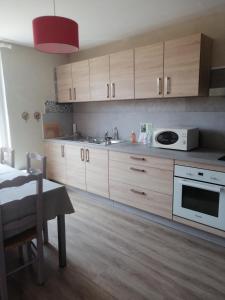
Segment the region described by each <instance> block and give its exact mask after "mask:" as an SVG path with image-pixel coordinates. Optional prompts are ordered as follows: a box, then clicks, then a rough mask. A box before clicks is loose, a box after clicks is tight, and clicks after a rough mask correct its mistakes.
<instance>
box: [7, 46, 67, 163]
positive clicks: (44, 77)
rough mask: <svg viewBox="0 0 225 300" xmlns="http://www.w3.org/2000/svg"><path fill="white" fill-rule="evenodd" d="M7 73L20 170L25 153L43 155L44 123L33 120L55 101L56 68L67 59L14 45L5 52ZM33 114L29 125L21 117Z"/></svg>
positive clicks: (13, 144)
mask: <svg viewBox="0 0 225 300" xmlns="http://www.w3.org/2000/svg"><path fill="white" fill-rule="evenodd" d="M2 60H3V69H4V70H3V71H4V77H5V85H6V97H7V105H8V112H9V123H10V133H11V139H12V147H13V148H15V150H16V166H17V167H24V166H25V153H26V152H27V151H36V152H39V153H42V151H43V143H42V122H41V121H36V120H34V118H33V113H34V112H35V111H40V112H43V109H44V102H45V101H46V100H47V99H54V98H55V87H54V73H53V70H54V67H55V66H57V65H60V64H64V63H66V62H67V61H68V58H67V57H66V56H64V55H52V54H51V55H50V54H43V53H41V52H38V51H36V50H34V49H33V48H29V47H23V46H18V45H12V49H11V50H9V49H2ZM23 111H27V112H29V113H30V115H31V116H30V119H29V120H28V121H27V122H25V121H24V120H23V119H22V118H21V113H22V112H23Z"/></svg>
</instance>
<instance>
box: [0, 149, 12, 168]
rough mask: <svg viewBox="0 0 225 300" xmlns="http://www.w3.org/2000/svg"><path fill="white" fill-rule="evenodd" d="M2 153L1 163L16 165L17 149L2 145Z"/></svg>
mask: <svg viewBox="0 0 225 300" xmlns="http://www.w3.org/2000/svg"><path fill="white" fill-rule="evenodd" d="M0 149H1V153H0V163H1V164H5V165H8V166H10V167H12V168H14V167H15V150H14V149H11V148H7V147H2V148H0Z"/></svg>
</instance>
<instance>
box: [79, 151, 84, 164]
mask: <svg viewBox="0 0 225 300" xmlns="http://www.w3.org/2000/svg"><path fill="white" fill-rule="evenodd" d="M80 159H81V161H84V148H81V149H80Z"/></svg>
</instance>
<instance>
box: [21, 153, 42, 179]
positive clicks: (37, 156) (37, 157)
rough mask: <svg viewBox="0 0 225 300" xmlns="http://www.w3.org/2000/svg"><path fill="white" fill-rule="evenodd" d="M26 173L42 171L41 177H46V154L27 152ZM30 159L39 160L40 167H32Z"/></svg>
mask: <svg viewBox="0 0 225 300" xmlns="http://www.w3.org/2000/svg"><path fill="white" fill-rule="evenodd" d="M26 157H27V173H29V174H36V173H37V172H38V171H40V172H41V173H42V176H43V178H46V161H47V158H46V156H43V155H40V154H38V153H32V152H27V154H26ZM32 161H36V162H39V164H40V169H39V170H38V169H35V168H32Z"/></svg>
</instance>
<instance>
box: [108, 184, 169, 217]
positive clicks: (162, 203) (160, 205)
mask: <svg viewBox="0 0 225 300" xmlns="http://www.w3.org/2000/svg"><path fill="white" fill-rule="evenodd" d="M109 186H110V199H112V200H115V201H117V202H120V203H123V204H126V205H130V206H133V207H135V208H138V209H141V210H144V211H147V212H150V213H153V214H156V215H159V216H161V217H164V218H168V219H172V195H165V194H161V193H157V192H154V191H150V190H147V189H144V188H140V187H136V186H133V185H129V184H124V183H122V182H119V181H114V180H110V182H109Z"/></svg>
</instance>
